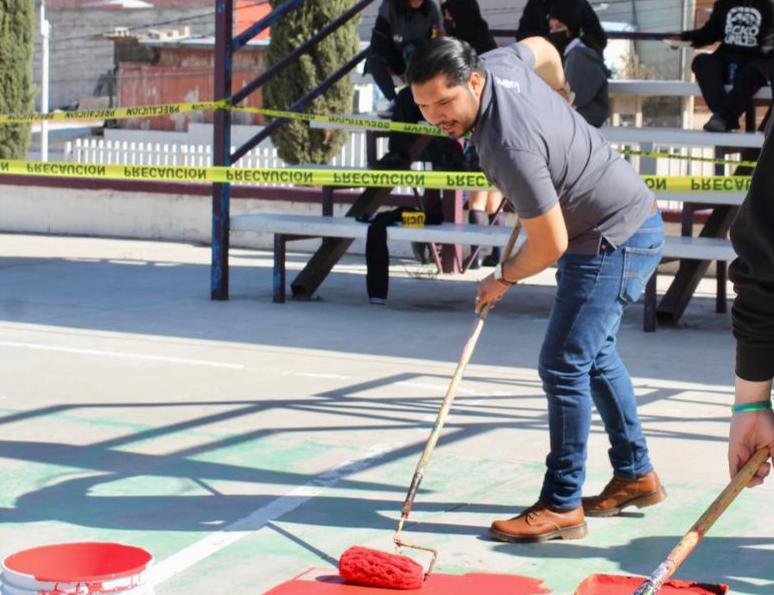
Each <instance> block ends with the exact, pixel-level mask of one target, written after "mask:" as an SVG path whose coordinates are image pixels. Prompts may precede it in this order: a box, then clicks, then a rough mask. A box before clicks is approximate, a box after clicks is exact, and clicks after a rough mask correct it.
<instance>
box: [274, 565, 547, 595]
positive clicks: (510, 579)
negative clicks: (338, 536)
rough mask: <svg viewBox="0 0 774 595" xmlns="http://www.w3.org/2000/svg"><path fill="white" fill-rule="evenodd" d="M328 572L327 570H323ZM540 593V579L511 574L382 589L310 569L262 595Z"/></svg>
mask: <svg viewBox="0 0 774 595" xmlns="http://www.w3.org/2000/svg"><path fill="white" fill-rule="evenodd" d="M325 573H327V574H325ZM398 593H406V594H409V593H421V594H422V595H470V594H471V593H480V594H481V595H540V594H543V593H550V591H549V590H548V589H546V588H545V587H543V586H542V581H540V580H537V579H534V578H529V577H527V576H518V575H514V574H484V573H477V572H476V573H469V574H433V575H430V578H428V579H427V581H425V584H424V585H423V586H422V588H421V589H408V590H396V589H383V588H378V587H362V586H358V585H350V584H347V583H345V582H344V579H342V578H341V577H340V576H338V575H336V574H333V575H332V574H330V572H329V571H324V572H323V571H319V570H311V571H308V572H305V573H304V574H302V575H301V576H298V577H296V578H295V579H293V580H291V581H288V582H286V583H282V584H281V585H279V586H278V587H275V588H274V589H272V590H270V591H267V592H266V593H265V595H396V594H398Z"/></svg>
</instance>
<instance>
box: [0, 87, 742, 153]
mask: <svg viewBox="0 0 774 595" xmlns="http://www.w3.org/2000/svg"><path fill="white" fill-rule="evenodd" d="M217 109H227V110H231V111H240V112H246V113H251V114H258V115H261V116H265V117H267V118H286V119H289V120H300V121H304V122H324V123H329V124H340V125H347V126H352V127H353V128H359V129H364V130H377V131H383V132H402V133H406V134H422V135H426V136H438V137H444V138H447V137H448V135H447V134H446V133H445V132H443V131H442V130H441V129H439V128H437V127H436V126H432V125H430V124H410V123H407V122H392V121H389V120H381V119H375V118H357V117H353V116H326V115H321V114H307V113H301V112H288V111H283V110H274V109H268V108H262V107H248V106H234V105H231V102H230V100H228V99H221V100H219V101H200V102H187V103H164V104H157V105H143V106H138V107H115V108H108V109H102V110H89V111H73V112H65V111H55V112H50V113H44V114H40V113H25V114H9V115H0V124H21V123H25V122H39V121H42V120H51V121H79V120H124V119H128V118H154V117H158V116H171V115H175V114H184V113H191V112H200V111H208V110H217ZM619 153H621V154H622V155H637V156H642V157H653V158H663V159H676V160H684V161H700V162H704V163H714V164H718V165H737V166H746V167H755V165H756V162H755V161H736V160H732V159H714V158H711V157H692V156H689V155H674V154H672V153H659V152H654V151H637V150H632V149H622V150H619Z"/></svg>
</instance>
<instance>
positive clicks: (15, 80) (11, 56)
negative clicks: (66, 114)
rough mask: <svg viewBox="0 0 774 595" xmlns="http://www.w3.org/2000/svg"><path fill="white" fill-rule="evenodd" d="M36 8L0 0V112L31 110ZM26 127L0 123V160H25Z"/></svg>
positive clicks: (17, 0) (28, 1)
mask: <svg viewBox="0 0 774 595" xmlns="http://www.w3.org/2000/svg"><path fill="white" fill-rule="evenodd" d="M34 28H35V8H34V6H33V3H32V2H31V0H0V113H3V114H8V113H17V112H27V111H31V110H32V106H33V103H32V99H33V95H34V92H35V91H34V85H33V83H32V56H33V53H34V34H35V33H34V31H35V29H34ZM29 141H30V125H29V124H0V159H26V158H27V149H28V147H29Z"/></svg>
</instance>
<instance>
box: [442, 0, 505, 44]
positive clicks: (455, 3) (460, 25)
mask: <svg viewBox="0 0 774 595" xmlns="http://www.w3.org/2000/svg"><path fill="white" fill-rule="evenodd" d="M441 10H442V11H443V26H444V29H445V30H446V34H447V35H448V36H450V37H456V38H457V39H462V40H463V41H467V42H468V43H469V44H470V45H471V46H472V47H473V49H474V50H476V53H477V54H479V55H481V54H483V53H484V52H488V51H490V50H493V49H495V48H496V47H497V43H495V40H494V37H492V33H491V31H489V25H488V24H487V22H486V21H485V20H484V18H483V17H482V16H481V8H480V7H479V6H478V2H477V1H476V0H445V2H443V3H442V4H441Z"/></svg>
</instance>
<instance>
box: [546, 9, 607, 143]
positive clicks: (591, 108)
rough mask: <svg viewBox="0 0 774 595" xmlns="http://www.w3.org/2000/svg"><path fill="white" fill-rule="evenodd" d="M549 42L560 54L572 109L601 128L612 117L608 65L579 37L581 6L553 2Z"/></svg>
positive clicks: (549, 23)
mask: <svg viewBox="0 0 774 595" xmlns="http://www.w3.org/2000/svg"><path fill="white" fill-rule="evenodd" d="M550 13H551V17H550V19H549V21H548V27H549V35H548V38H549V40H550V41H551V43H552V44H553V45H554V47H555V48H556V49H557V50H559V53H560V54H561V55H562V60H563V62H564V74H565V76H566V77H567V82H568V83H569V84H570V90H571V92H572V95H573V97H574V99H573V102H572V104H573V107H574V108H575V109H576V110H578V113H579V114H580V115H581V116H583V118H584V119H585V120H586V121H587V122H588V123H589V124H591V125H592V126H596V127H597V128H599V127H600V126H602V124H604V123H605V120H607V117H608V115H609V114H610V97H609V96H608V89H607V77H608V75H609V73H608V70H607V67H606V66H605V62H604V60H603V59H602V56H601V55H600V54H599V52H597V51H595V50H593V49H591V48H590V47H588V46H587V45H586V44H585V43H583V40H582V39H581V37H580V21H581V3H580V1H575V0H553V2H552V3H551V11H550Z"/></svg>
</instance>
